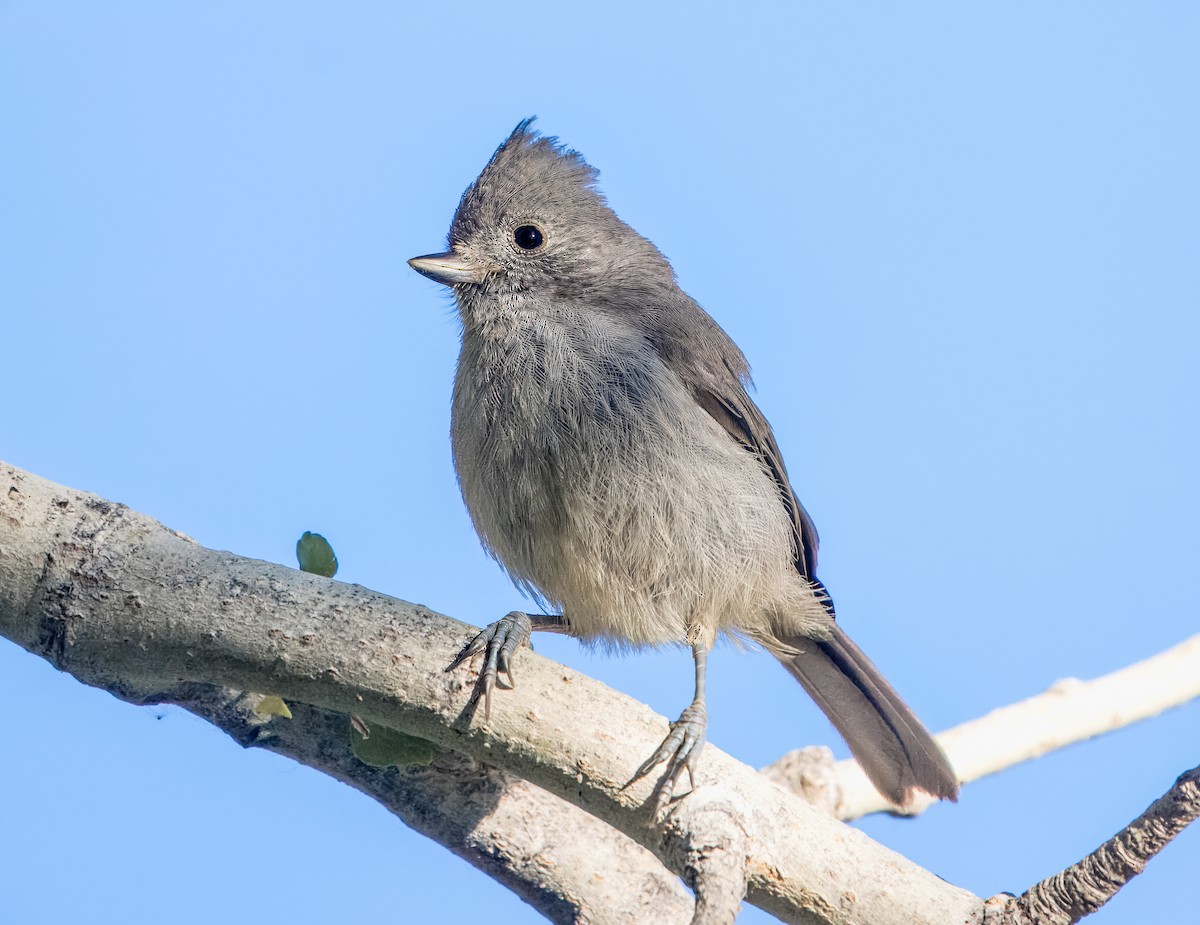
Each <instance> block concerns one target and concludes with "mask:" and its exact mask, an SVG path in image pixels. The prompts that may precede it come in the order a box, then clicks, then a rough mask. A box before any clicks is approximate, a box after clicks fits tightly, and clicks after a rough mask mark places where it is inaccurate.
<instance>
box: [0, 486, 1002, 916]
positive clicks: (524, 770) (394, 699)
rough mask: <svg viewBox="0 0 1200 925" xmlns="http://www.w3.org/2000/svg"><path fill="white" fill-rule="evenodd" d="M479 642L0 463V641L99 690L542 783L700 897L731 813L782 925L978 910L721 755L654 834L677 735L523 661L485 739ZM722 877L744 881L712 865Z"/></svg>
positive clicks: (552, 669)
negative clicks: (272, 714) (474, 662)
mask: <svg viewBox="0 0 1200 925" xmlns="http://www.w3.org/2000/svg"><path fill="white" fill-rule="evenodd" d="M470 632H473V630H470V629H469V628H468V627H466V626H465V625H463V624H461V623H457V622H455V621H453V620H450V619H449V618H446V617H442V616H439V615H437V614H434V613H431V612H430V611H428V610H426V609H425V608H423V607H419V606H415V605H412V604H406V603H404V602H402V601H398V600H395V599H393V598H388V597H385V596H384V595H380V594H376V593H374V592H371V591H368V590H367V589H365V588H361V587H357V586H353V585H346V584H342V583H339V582H335V581H329V580H327V579H322V578H318V577H316V576H311V575H306V574H304V573H301V572H297V571H294V570H291V569H286V568H283V567H280V566H277V565H272V564H270V563H265V562H259V561H255V560H249V559H242V558H239V557H237V556H234V555H231V554H229V553H221V552H216V551H213V550H207V549H204V548H202V547H200V546H198V545H197V544H195V543H194V542H192V541H191V540H189V539H187V538H186V537H183V536H181V535H180V534H177V533H174V532H173V531H170V530H168V529H166V528H164V527H162V526H161V525H160V524H158V523H156V522H154V521H152V520H150V519H149V518H147V517H144V516H143V515H140V514H136V513H134V512H132V511H129V510H128V509H127V508H124V507H123V506H121V505H115V504H112V503H110V502H107V501H103V500H101V499H99V498H96V497H94V496H92V495H88V494H86V493H83V492H78V491H74V490H71V489H66V488H62V487H60V486H56V485H53V484H52V483H49V482H46V481H44V480H42V479H38V478H36V477H35V476H32V475H29V474H27V473H22V472H21V471H19V470H16V469H13V468H10V467H4V466H0V633H3V634H4V635H6V636H8V637H9V638H10V639H12V640H14V641H15V642H17V643H18V644H19V645H21V646H23V647H24V648H26V649H27V650H28V651H30V652H33V653H35V654H38V655H41V656H42V657H45V658H47V659H49V660H50V661H51V662H53V663H54V664H55V665H56V666H58V667H59V668H60V669H62V670H65V671H69V672H70V673H71V674H73V675H74V676H75V677H77V678H79V679H80V680H82V681H84V682H85V683H88V684H92V685H94V686H98V687H102V688H104V689H106V690H109V691H112V692H114V693H116V694H117V695H118V696H128V697H130V698H131V699H137V698H138V695H139V693H144V692H148V691H170V690H177V689H179V688H180V686H181V685H186V684H203V685H209V686H220V687H227V688H233V689H236V690H248V691H268V692H270V693H273V694H277V695H279V696H281V697H284V698H285V699H287V700H288V701H289V702H298V703H305V704H311V705H313V706H314V707H317V708H319V709H321V710H324V711H328V712H334V713H341V714H357V715H359V716H362V717H363V718H364V719H366V720H367V721H369V722H371V723H378V724H380V725H383V726H387V727H389V728H392V729H398V730H400V731H403V732H405V733H408V734H410V735H415V736H419V737H421V738H423V739H427V740H429V741H431V742H433V743H435V744H436V745H437V746H439V747H440V748H443V749H447V750H450V751H453V752H457V753H459V754H462V755H465V756H467V757H469V758H473V759H474V760H476V761H478V762H481V763H484V764H488V765H494V766H497V767H500V768H503V769H504V770H505V771H506V772H508V773H509V774H512V775H515V776H517V777H520V778H523V779H525V780H528V781H530V782H532V783H533V784H536V785H538V786H539V787H541V788H544V789H545V790H547V791H549V792H550V793H552V794H554V795H556V796H558V797H560V798H561V799H563V800H566V801H568V802H570V803H573V804H575V805H576V806H578V807H580V808H582V809H584V810H586V811H587V812H588V813H590V814H591V815H593V816H595V817H597V818H598V819H600V820H602V821H603V822H605V823H607V824H608V825H610V826H612V827H614V828H615V829H617V830H618V831H620V832H622V833H624V834H625V836H627V837H629V838H631V839H633V840H634V841H637V842H640V843H641V844H643V845H644V846H645V847H647V848H648V849H649V850H650V851H651V852H652V853H653V854H654V855H655V856H657V857H658V858H659V859H660V861H662V862H663V863H664V864H665V865H666V866H667V868H668V869H669V870H671V871H673V872H674V873H675V874H676V875H678V876H681V877H692V878H693V879H694V881H695V883H696V885H697V888H703V887H704V886H705V885H706V879H705V876H704V874H705V873H707V872H706V871H705V870H704V868H703V864H702V865H701V868H700V870H699V871H698V870H697V866H696V865H697V861H698V859H701V858H703V857H704V856H705V846H708V845H718V846H724V845H731V846H733V845H732V843H731V841H730V831H729V830H728V826H725V827H724V830H723V831H722V830H719V828H720V827H718V826H717V825H716V824H715V822H714V821H713V820H716V819H722V818H724V819H734V818H736V825H737V827H738V828H739V829H740V830H741V831H743V832H744V833H745V836H744V837H745V841H744V847H736V846H733V847H736V850H737V851H744V858H745V866H744V870H745V876H746V892H747V899H748V900H749V901H750V902H751V903H754V904H756V905H758V906H760V907H762V908H764V909H766V910H767V911H769V912H771V913H773V914H775V915H777V916H779V917H781V918H783V919H785V920H787V921H804V922H835V921H836V922H843V921H845V920H847V919H848V918H856V919H859V920H865V921H871V922H873V923H877V925H887V923H890V922H904V923H915V922H929V923H942V922H948V921H964V922H966V921H971V920H972V918H973V917H974V916H976V915H977V914H979V913H980V910H981V900H980V899H979V898H978V897H976V896H973V895H972V894H970V893H968V892H966V891H964V890H960V889H958V888H955V887H953V886H950V885H949V884H946V883H945V882H943V881H941V880H940V879H938V878H937V877H935V876H934V875H933V874H931V873H929V872H927V871H925V870H923V869H921V868H920V867H918V866H916V865H914V864H912V863H911V862H909V861H908V860H906V859H905V858H903V857H901V856H899V855H897V854H895V853H894V852H891V851H889V850H888V849H886V848H884V847H883V846H881V845H878V844H877V843H875V842H873V841H872V840H871V839H869V838H868V837H866V836H865V835H863V834H862V833H861V832H857V831H854V830H852V829H849V828H847V827H846V826H844V825H842V824H841V823H838V822H837V821H835V820H833V819H831V818H829V816H828V815H826V814H824V813H821V812H820V811H818V810H816V809H814V808H813V807H810V806H808V805H807V804H805V803H803V802H802V801H799V800H797V799H795V798H794V797H791V796H789V795H788V794H785V793H784V792H783V791H781V790H780V789H779V788H777V787H775V786H773V785H772V784H771V783H770V782H768V781H767V780H765V779H764V778H763V777H762V776H761V775H759V774H757V773H756V772H754V771H753V770H752V769H750V768H748V767H746V766H745V765H743V764H741V763H739V762H736V761H734V760H733V759H731V758H729V757H728V756H727V755H724V754H722V753H721V752H720V751H719V750H717V749H716V748H712V747H710V749H709V750H708V751H706V753H705V760H704V762H702V765H701V769H700V773H698V774H697V776H696V785H697V786H696V790H695V791H693V792H692V793H691V794H689V795H688V796H687V797H686V798H685V799H683V800H680V801H679V802H677V803H676V804H674V805H673V807H672V809H671V810H670V812H669V813H668V819H667V820H666V821H665V822H664V823H660V824H658V825H654V826H651V825H650V824H649V823H650V822H651V820H650V819H649V816H648V812H649V809H648V807H649V805H650V804H649V803H648V802H647V801H648V800H649V798H650V796H651V790H652V787H653V781H649V780H645V781H640V782H638V783H637V784H634V785H632V786H629V787H628V788H626V786H625V785H626V783H627V782H628V781H629V780H630V779H631V778H632V776H633V773H634V771H635V769H636V767H637V763H638V761H639V760H640V758H641V756H643V755H645V754H648V753H649V752H651V751H652V750H653V749H654V747H656V746H657V745H658V743H659V742H660V741H661V740H662V738H663V736H664V735H665V732H666V728H667V724H666V721H665V720H664V719H663V718H662V717H660V716H657V715H655V714H654V713H653V712H652V711H650V710H649V709H648V708H646V707H644V706H642V705H641V704H638V703H636V702H635V701H633V700H631V699H630V698H628V697H625V696H624V695H621V694H619V693H617V692H615V691H612V690H609V689H608V688H606V687H604V686H603V685H601V684H598V683H597V682H595V681H592V680H590V679H588V678H586V677H584V676H582V675H580V674H577V673H576V672H573V671H570V670H568V669H566V668H564V667H563V666H561V665H556V664H555V663H553V662H550V661H549V660H547V659H545V658H542V657H540V656H538V655H536V654H534V653H527V654H526V655H525V656H523V658H525V661H524V662H523V667H522V672H521V683H520V686H519V688H518V689H517V690H514V691H509V692H507V693H506V697H505V702H504V704H503V707H502V709H499V710H496V711H495V712H494V713H493V716H492V720H491V723H490V725H488V726H487V727H486V728H485V727H481V726H480V725H478V724H472V723H470V722H469V721H467V720H465V719H464V718H463V717H462V716H461V713H462V710H463V708H464V706H465V705H466V703H467V700H468V697H469V694H470V680H471V679H470V678H469V676H468V677H463V676H462V675H461V674H459V673H452V674H446V673H444V672H443V671H442V670H441V668H442V666H443V665H444V664H446V663H447V662H448V661H449V659H450V657H451V656H452V655H453V654H454V653H455V652H456V651H457V650H458V648H459V647H460V646H461V644H462V642H463V639H464V638H465V637H466V636H467V635H468V634H469V633H470ZM355 785H356V786H358V784H357V783H356V784H355ZM734 853H735V852H732V851H727V852H725V854H726V856H733V854H734ZM697 873H700V874H701V876H699V877H697ZM714 879H715V880H716V881H719V882H721V883H723V884H725V885H726V886H728V885H729V884H730V883H731V880H730V878H729V877H728V876H725V877H721V876H719V875H717V874H716V872H715V870H714V874H713V876H711V877H708V881H713V880H714ZM710 899H711V900H713V903H714V904H715V905H714V906H713V907H714V908H715V907H716V906H717V905H722V906H723V907H727V906H728V902H725V903H723V904H722V903H716V897H715V894H714V896H711V897H705V903H706V904H707V903H709V900H710ZM702 911H703V910H702Z"/></svg>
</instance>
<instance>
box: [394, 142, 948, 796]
mask: <svg viewBox="0 0 1200 925" xmlns="http://www.w3.org/2000/svg"><path fill="white" fill-rule="evenodd" d="M531 121H532V120H526V121H524V122H522V123H521V124H519V125H518V126H517V128H516V130H515V131H513V133H512V134H511V135H510V136H509V138H508V139H507V140H506V141H505V142H504V143H503V144H502V145H501V146H500V147H499V148H498V149H497V150H496V153H495V154H494V155H493V156H492V159H491V160H490V161H489V162H488V164H487V166H486V167H485V168H484V169H483V172H482V173H481V174H480V175H479V177H478V179H476V180H475V182H474V183H472V184H471V186H470V187H468V189H467V191H466V192H465V193H464V194H463V196H462V200H461V201H460V202H459V205H458V211H457V212H456V213H455V215H454V222H453V224H452V225H451V227H450V239H449V243H450V249H449V250H448V251H447V252H446V253H442V254H431V255H428V256H425V257H415V258H413V259H412V260H410V261H409V264H410V265H411V266H412V268H413V269H414V270H416V271H417V272H419V273H422V274H424V275H425V276H427V277H429V278H430V279H433V280H436V281H437V282H439V283H444V284H445V285H447V286H451V287H452V288H453V290H454V296H455V301H456V303H457V306H458V312H459V316H460V318H461V321H462V351H461V353H460V355H459V359H458V370H457V373H456V376H455V382H454V399H453V413H452V422H451V439H452V443H453V447H454V464H455V468H456V470H457V472H458V480H459V484H460V486H461V488H462V494H463V499H464V500H465V501H466V505H467V509H468V510H469V511H470V514H471V519H472V521H473V522H474V525H475V529H476V531H478V533H479V536H480V539H481V540H482V541H483V544H484V546H485V547H486V548H487V549H488V550H489V552H490V553H491V554H492V555H493V556H495V558H496V559H497V560H499V562H500V563H501V564H502V565H503V566H504V568H505V569H506V570H507V571H508V573H509V575H510V576H511V577H512V579H513V581H514V582H516V584H517V585H518V586H520V587H521V588H523V589H524V590H526V591H527V592H529V593H531V594H532V595H533V596H534V598H535V599H536V600H537V601H538V602H539V603H540V604H541V605H542V606H543V608H544V609H546V610H555V611H558V612H557V613H554V614H534V615H530V614H525V613H518V612H514V613H510V614H508V615H507V616H506V617H504V618H503V619H502V620H499V621H498V622H496V623H493V624H491V625H490V626H489V627H488V628H487V629H485V630H484V631H483V632H481V633H479V635H477V636H476V637H475V638H474V639H473V640H472V641H471V642H469V643H468V644H467V645H466V647H464V649H463V650H462V652H461V653H460V654H459V655H458V657H457V658H456V659H455V660H454V661H453V662H452V663H451V664H450V665H449V666H448V667H447V669H446V670H447V671H450V670H452V669H454V668H456V667H457V666H458V665H460V664H461V663H462V662H463V661H465V660H466V659H468V658H470V657H471V656H473V655H476V654H479V653H485V655H486V658H485V661H484V668H483V670H482V672H481V674H480V677H479V681H478V682H477V685H476V687H475V690H474V694H473V697H472V703H475V702H477V701H478V700H479V698H480V697H482V698H483V700H484V704H485V714H486V713H490V709H491V695H492V690H493V688H494V687H495V686H496V684H497V680H498V678H499V677H500V675H502V674H503V675H507V678H508V681H507V684H508V686H511V684H512V671H511V665H512V661H513V658H514V655H515V654H516V652H517V651H518V650H519V649H520V648H521V647H522V646H523V645H525V644H526V643H527V642H528V640H529V634H530V632H531V631H532V630H548V631H553V632H559V633H567V634H569V635H571V636H574V637H576V638H579V639H581V640H588V641H595V642H600V643H602V644H608V645H609V646H612V647H615V648H622V647H638V646H662V645H665V644H668V643H674V644H685V645H688V646H690V647H691V650H692V654H693V656H694V658H695V664H696V694H695V698H694V699H693V701H692V703H691V705H690V706H689V707H688V708H687V709H686V710H684V711H683V714H682V715H681V716H680V718H679V720H678V721H677V722H676V723H674V724H672V727H671V732H670V734H669V735H668V736H667V738H666V739H665V740H664V741H663V743H662V745H661V746H660V747H659V749H658V750H657V751H656V752H655V753H654V754H653V755H651V756H650V758H648V759H647V760H646V762H645V763H644V764H643V765H642V766H641V768H639V770H638V772H637V775H636V776H635V779H637V778H638V777H642V776H644V775H646V774H648V773H649V772H650V771H651V770H652V769H653V768H655V767H656V766H658V765H660V764H662V763H664V762H665V763H666V769H665V773H664V774H663V776H662V778H661V779H660V781H659V783H658V786H657V788H656V791H657V798H656V802H655V807H654V808H655V814H656V815H657V813H658V811H659V810H660V809H661V808H662V807H663V806H664V805H665V804H666V803H667V801H669V800H670V799H671V798H672V796H673V795H674V793H675V791H676V789H677V786H678V785H679V784H680V782H681V781H682V776H683V773H684V772H685V771H686V772H687V773H688V775H689V779H690V778H691V775H692V773H693V772H694V770H695V767H696V762H697V759H698V757H699V755H700V752H701V750H702V749H703V747H704V741H705V728H706V726H707V712H706V710H705V705H704V677H705V664H706V659H707V655H708V651H709V649H710V648H712V645H713V643H714V642H715V640H716V638H717V636H718V634H720V633H726V634H728V635H730V636H733V637H736V638H738V639H740V640H743V641H749V642H752V643H757V644H759V645H761V646H762V647H763V648H764V649H766V650H767V651H768V652H770V653H771V654H772V655H774V656H775V657H776V658H777V659H778V660H779V661H780V662H781V663H782V664H783V666H784V667H785V668H786V669H787V670H788V671H789V672H790V673H791V674H792V676H793V677H795V678H796V680H797V681H799V682H800V684H801V685H803V687H804V689H805V690H806V691H808V693H809V695H810V696H811V697H812V698H813V699H814V700H815V701H816V702H817V704H818V705H819V706H820V707H821V709H822V710H823V711H824V712H825V714H826V715H827V716H828V717H829V719H830V720H831V721H832V722H833V725H834V726H835V727H836V728H837V730H838V731H839V732H840V733H841V734H842V736H843V737H844V738H845V740H846V742H847V743H848V744H849V746H850V750H851V751H852V752H853V753H854V756H855V757H856V758H857V759H858V761H859V763H860V764H861V765H862V767H863V769H864V770H865V771H866V773H867V776H868V777H870V779H871V781H872V782H873V783H874V784H875V786H876V787H877V788H879V790H880V792H881V793H882V794H884V795H885V796H886V797H887V798H888V799H889V800H891V801H892V802H894V803H896V804H898V805H905V804H907V803H908V802H909V801H910V800H911V798H912V796H913V794H914V792H915V791H919V790H920V791H925V792H927V793H929V794H931V795H933V796H935V797H943V798H947V799H951V800H952V799H954V798H955V797H956V795H957V793H958V781H957V778H956V777H955V775H954V772H953V771H952V770H951V768H950V766H949V764H948V763H947V761H946V758H945V756H944V755H943V754H942V752H941V750H940V749H939V748H938V746H937V744H936V743H935V742H934V741H933V739H932V737H931V736H930V735H929V733H928V731H927V730H926V729H925V728H924V726H922V725H921V722H920V720H918V719H917V718H916V716H914V715H913V713H912V711H911V710H909V708H908V707H907V706H906V705H905V704H904V702H903V701H902V700H901V699H900V697H899V696H898V695H897V694H896V692H895V691H894V690H892V688H891V686H890V685H889V684H888V683H887V681H885V680H884V679H883V677H882V676H881V675H880V674H879V671H878V670H877V669H876V668H875V666H874V665H873V664H871V662H870V661H869V660H868V659H867V657H866V656H865V655H864V654H863V653H862V652H861V651H860V650H859V648H858V646H856V645H855V644H854V643H853V642H851V640H850V639H849V637H848V636H846V634H845V633H844V632H843V631H842V629H841V628H840V627H839V626H838V624H837V623H836V622H835V620H834V610H833V604H832V602H831V600H830V598H829V595H828V594H827V592H826V590H825V587H824V585H822V584H821V582H820V581H819V580H818V579H817V577H816V568H817V530H816V527H814V526H813V522H812V519H811V518H810V517H809V516H808V512H807V511H805V510H804V507H803V506H802V505H801V504H800V502H799V501H798V500H796V496H795V494H794V493H793V491H792V486H791V483H790V482H789V481H788V476H787V471H786V470H785V469H784V465H783V457H782V455H781V453H780V451H779V446H778V444H776V442H775V437H774V435H773V434H772V433H771V427H770V425H769V424H768V423H767V421H766V419H765V418H764V417H763V415H762V412H760V411H759V410H758V408H757V407H756V406H755V404H754V402H753V401H751V399H750V396H749V395H748V394H747V391H746V390H747V385H748V383H749V377H750V372H749V367H748V365H747V363H746V359H745V357H744V356H743V355H742V352H741V351H740V350H739V349H738V348H737V346H736V345H735V344H734V343H733V341H732V340H730V339H729V337H728V335H726V334H725V332H724V331H722V330H721V328H720V327H718V326H717V324H716V322H715V321H713V320H712V318H710V317H709V316H708V314H707V313H706V312H705V311H704V310H703V309H702V308H701V307H700V306H699V305H697V304H696V303H695V302H694V301H692V299H691V298H690V297H689V296H688V295H687V294H686V293H685V292H683V290H681V289H680V288H679V286H678V285H677V284H676V281H675V275H674V272H673V271H672V269H671V266H670V264H669V263H667V260H666V258H665V257H663V255H662V254H661V253H659V251H658V249H657V248H656V247H655V246H654V245H653V244H651V243H650V242H649V241H648V240H646V239H645V238H643V237H642V236H641V235H640V234H638V233H637V232H636V231H634V230H633V229H632V228H630V227H629V226H628V225H626V224H625V223H624V222H622V221H621V220H620V219H619V218H618V217H617V215H616V213H614V212H613V211H612V209H611V208H609V206H608V204H607V203H606V201H605V199H604V197H603V196H602V195H601V194H600V193H599V192H598V191H597V189H596V176H597V172H596V170H595V169H593V168H592V167H590V166H589V165H588V164H587V163H586V162H585V161H584V159H583V157H582V156H581V155H579V154H578V153H576V152H575V151H571V150H567V149H566V148H564V147H562V146H561V145H559V144H558V142H557V140H556V139H554V138H548V137H544V136H541V135H540V134H538V133H537V132H535V131H534V130H532V129H531V128H530V122H531ZM500 686H502V687H503V686H505V684H504V682H501V685H500Z"/></svg>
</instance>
